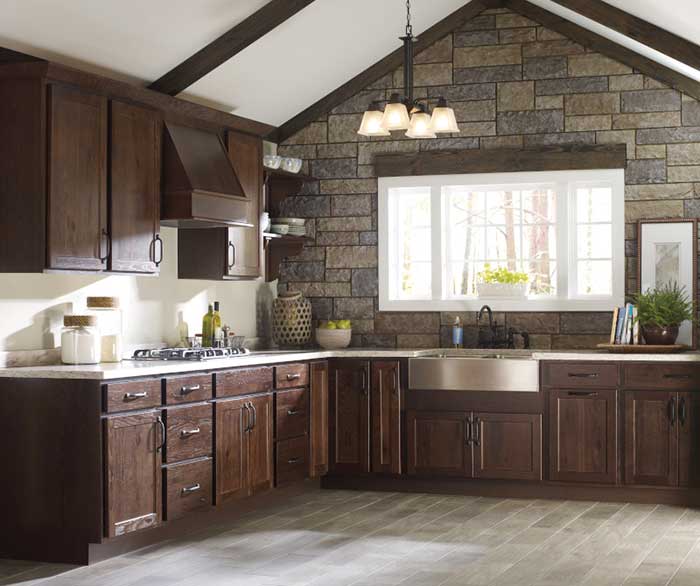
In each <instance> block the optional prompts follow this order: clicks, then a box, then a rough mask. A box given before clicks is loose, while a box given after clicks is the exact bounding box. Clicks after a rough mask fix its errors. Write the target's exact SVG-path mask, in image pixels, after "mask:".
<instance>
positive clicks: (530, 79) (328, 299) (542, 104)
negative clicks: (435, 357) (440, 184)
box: [279, 9, 700, 348]
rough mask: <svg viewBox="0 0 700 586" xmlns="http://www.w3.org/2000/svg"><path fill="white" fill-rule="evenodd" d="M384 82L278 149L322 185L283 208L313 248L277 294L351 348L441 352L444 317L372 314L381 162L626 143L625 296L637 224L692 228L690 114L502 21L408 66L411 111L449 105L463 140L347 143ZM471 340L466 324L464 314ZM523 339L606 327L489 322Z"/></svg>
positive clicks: (517, 19)
mask: <svg viewBox="0 0 700 586" xmlns="http://www.w3.org/2000/svg"><path fill="white" fill-rule="evenodd" d="M402 80H403V72H402V70H397V71H395V72H394V73H393V74H392V75H387V76H385V77H383V78H382V79H380V80H379V81H377V82H376V83H374V84H372V85H371V86H370V87H368V88H366V89H365V90H363V91H362V92H360V93H358V94H357V95H356V96H354V97H353V98H351V99H350V100H348V101H347V102H345V103H344V104H342V105H340V106H338V107H337V108H335V109H334V110H332V111H331V112H329V113H328V115H325V116H323V117H322V118H319V119H318V120H317V121H315V122H313V123H311V124H309V126H307V127H306V128H304V129H303V130H301V131H300V132H299V133H297V134H296V135H295V136H293V137H291V138H290V139H288V140H287V141H285V142H284V143H283V144H282V145H280V149H279V151H280V154H283V155H288V156H298V157H301V158H303V159H304V161H305V168H306V170H307V171H308V172H309V173H311V174H312V175H313V176H314V177H317V178H318V179H319V181H318V182H315V183H311V184H307V185H306V186H305V188H304V191H303V192H302V194H301V195H299V196H297V197H292V198H288V199H287V200H286V202H285V209H284V210H283V211H284V213H285V214H292V215H297V216H301V217H304V218H308V219H309V222H308V226H309V228H308V231H309V235H310V236H311V237H312V238H313V239H314V242H313V244H312V245H310V246H306V247H305V248H304V251H303V252H302V254H301V255H300V256H298V257H295V258H293V259H289V262H286V263H285V264H284V265H283V266H282V270H281V277H280V283H281V287H289V288H293V289H297V290H300V291H302V292H303V293H304V294H305V295H306V296H308V297H309V298H310V299H311V300H312V303H313V306H314V314H315V318H316V319H344V318H346V319H351V320H353V324H354V327H353V329H354V343H355V344H362V345H373V346H375V345H376V346H389V347H393V346H399V347H434V346H438V345H448V344H449V329H450V324H451V323H452V322H453V320H454V314H453V313H446V312H421V313H408V312H407V313H395V312H379V311H378V307H377V180H376V176H375V173H374V168H373V165H372V163H373V156H374V155H375V154H378V153H390V152H391V153H395V152H416V151H419V150H421V151H429V150H437V149H498V148H521V147H536V146H539V145H559V144H602V143H624V144H626V145H627V159H628V161H627V169H626V174H625V182H626V193H625V199H626V202H625V218H626V242H625V244H626V256H627V259H626V265H627V275H626V283H627V290H628V292H630V291H633V290H634V289H635V288H636V271H637V268H636V258H634V257H635V256H636V251H637V242H636V224H635V223H636V221H637V220H639V219H641V218H662V217H671V218H680V217H688V218H695V217H698V216H700V104H698V102H697V101H696V100H694V99H692V98H689V97H688V96H685V95H683V94H681V93H680V92H677V91H675V90H673V89H669V88H668V87H667V86H665V85H663V84H662V83H659V82H657V81H655V80H654V79H651V78H649V77H647V76H645V75H642V74H641V73H639V72H638V71H635V70H633V69H632V68H630V67H628V66H626V65H623V64H621V63H619V62H617V61H613V60H612V59H609V58H607V57H605V56H603V55H601V54H598V53H595V52H592V51H590V50H588V49H585V48H584V47H582V46H581V45H578V44H576V43H575V42H573V41H571V40H568V39H566V38H564V37H562V36H561V35H559V34H557V33H555V32H553V31H551V30H549V29H547V28H545V27H543V26H540V25H539V24H538V23H536V22H533V21H532V20H529V19H527V18H525V17H523V16H521V15H519V14H515V13H513V12H510V11H508V10H505V9H496V10H490V11H486V12H484V13H482V14H481V15H479V16H477V17H475V18H474V19H472V20H471V21H470V22H468V23H467V24H466V25H465V26H463V27H462V28H460V29H459V30H455V31H454V32H453V33H452V34H450V35H448V36H446V37H445V38H443V39H442V40H440V41H438V42H436V43H435V44H434V45H433V46H432V47H430V48H429V49H427V50H426V51H424V52H423V53H422V54H420V55H418V56H417V58H416V66H415V85H416V88H417V89H416V95H417V96H418V97H427V98H428V100H430V101H431V105H433V104H434V100H435V98H437V97H438V96H445V97H446V98H448V100H449V101H450V104H451V106H452V107H453V108H454V109H455V112H456V115H457V120H458V122H459V125H460V129H461V132H460V134H459V135H454V136H451V137H447V138H440V139H433V140H425V141H417V140H411V139H406V138H405V137H404V136H403V133H394V134H392V137H391V138H387V139H371V140H370V139H365V138H363V137H360V136H358V135H357V134H356V131H357V128H358V127H359V125H360V120H361V118H362V112H363V111H364V109H365V108H366V107H367V105H368V104H369V102H370V101H372V100H385V99H386V98H387V97H388V95H389V94H390V93H391V92H392V91H394V89H395V88H396V89H399V90H400V89H401V87H402ZM461 316H462V317H463V319H464V321H465V324H466V326H467V329H466V335H465V339H466V342H467V344H468V345H469V344H473V343H474V341H475V339H476V327H475V326H476V321H475V314H474V312H466V313H463V314H461ZM496 317H497V319H498V321H499V322H500V323H501V324H504V323H505V324H506V325H508V326H513V327H515V328H517V329H526V330H528V331H529V332H530V333H531V334H532V336H531V339H532V345H533V347H538V348H583V347H591V346H593V345H594V344H595V343H597V342H599V341H604V340H605V339H606V337H607V335H609V328H610V319H611V316H610V314H609V313H591V312H575V313H573V312H572V313H552V312H547V313H520V312H518V313H508V314H498V315H497V316H496Z"/></svg>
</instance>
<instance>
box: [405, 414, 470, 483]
mask: <svg viewBox="0 0 700 586" xmlns="http://www.w3.org/2000/svg"><path fill="white" fill-rule="evenodd" d="M406 428H407V429H406V445H407V448H406V449H407V450H408V459H407V467H408V474H419V475H435V476H464V477H469V476H471V475H472V451H471V446H470V445H469V414H468V413H464V412H461V411H413V410H409V411H407V412H406Z"/></svg>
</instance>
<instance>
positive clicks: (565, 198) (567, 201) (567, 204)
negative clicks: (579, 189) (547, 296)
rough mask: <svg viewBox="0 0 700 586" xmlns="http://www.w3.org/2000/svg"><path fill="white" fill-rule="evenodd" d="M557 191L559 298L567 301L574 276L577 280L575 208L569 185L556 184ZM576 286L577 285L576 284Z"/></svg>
mask: <svg viewBox="0 0 700 586" xmlns="http://www.w3.org/2000/svg"><path fill="white" fill-rule="evenodd" d="M556 190H557V231H556V238H557V297H559V298H562V299H566V298H568V297H571V293H572V291H575V288H574V289H572V288H571V287H570V285H571V279H572V276H573V278H574V279H575V278H576V270H575V268H572V265H571V253H572V247H571V242H572V241H573V242H575V239H574V238H572V234H573V233H574V232H573V231H575V227H574V223H573V222H572V218H573V216H572V212H573V209H575V208H573V207H572V206H571V203H572V202H571V192H570V189H569V185H568V184H567V183H563V182H559V183H557V184H556ZM574 286H575V283H574Z"/></svg>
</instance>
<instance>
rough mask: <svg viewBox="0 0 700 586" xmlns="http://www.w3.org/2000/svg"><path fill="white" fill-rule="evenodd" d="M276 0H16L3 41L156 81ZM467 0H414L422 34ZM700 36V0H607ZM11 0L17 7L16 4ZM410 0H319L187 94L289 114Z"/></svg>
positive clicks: (393, 30) (374, 42) (356, 60)
mask: <svg viewBox="0 0 700 586" xmlns="http://www.w3.org/2000/svg"><path fill="white" fill-rule="evenodd" d="M267 1H268V0H198V1H197V2H192V1H190V0H148V1H147V2H143V1H142V0H120V1H119V2H95V1H94V0H71V1H70V2H56V1H55V0H9V1H6V2H4V3H3V15H2V19H0V46H4V47H8V48H10V49H14V50H18V51H22V52H25V53H29V54H32V55H35V56H38V57H43V58H50V59H52V60H55V61H58V62H61V63H65V64H68V65H74V66H78V67H80V68H82V69H86V70H89V71H95V72H99V73H103V74H107V75H110V76H112V77H117V78H120V79H125V80H129V81H133V82H137V83H144V84H147V83H150V82H152V81H154V80H156V79H158V78H159V77H161V76H162V75H163V74H165V73H166V72H168V71H169V70H170V69H172V68H173V67H175V66H176V65H178V64H179V63H181V62H182V61H184V60H185V59H187V58H188V57H190V56H191V55H193V54H194V53H196V52H197V51H198V50H200V49H201V48H202V47H204V46H205V45H207V44H208V43H209V42H211V41H212V40H214V39H215V38H217V37H218V36H220V35H221V34H223V33H225V32H226V31H228V30H229V29H231V28H232V27H233V26H234V25H236V24H237V23H239V22H241V21H242V20H244V19H245V18H246V17H248V16H250V15H251V14H253V13H254V12H256V11H257V10H259V9H260V8H261V7H262V6H264V5H265V4H266V3H267ZM531 1H532V3H533V4H536V5H538V6H540V7H542V8H545V9H547V10H549V11H551V12H553V13H555V14H558V15H560V16H562V17H564V18H566V19H568V20H571V21H573V22H575V23H577V24H579V25H581V26H583V27H585V28H587V29H589V30H593V31H594V32H597V33H598V34H600V35H603V36H605V37H607V38H610V39H612V40H614V41H616V42H618V43H619V44H621V45H623V46H626V47H628V48H630V49H633V50H635V51H637V52H639V53H641V54H643V55H645V56H647V57H649V58H651V59H654V60H656V61H659V62H662V63H663V64H665V65H667V66H668V67H670V68H672V69H675V70H676V71H679V72H681V73H683V74H684V75H686V76H688V77H691V78H693V79H696V80H700V71H699V70H697V69H693V68H691V67H688V66H687V65H685V64H683V63H679V62H677V61H674V60H673V59H670V58H668V57H666V56H664V55H661V54H660V53H658V52H656V51H654V50H653V49H649V48H648V47H645V46H643V45H641V44H640V43H637V42H636V41H634V40H632V39H630V38H629V37H625V36H623V35H621V34H619V33H616V32H615V31H613V30H611V29H609V28H607V27H605V26H603V24H601V23H597V22H594V21H592V20H589V19H587V18H585V17H583V16H580V15H579V14H576V13H574V12H572V11H571V10H568V9H566V8H563V7H562V6H561V5H560V4H558V3H557V2H554V1H552V0H531ZM464 2H465V0H413V2H412V5H413V8H412V12H413V22H414V28H415V32H416V33H417V34H418V35H420V33H421V31H424V30H426V29H427V28H429V27H430V26H432V25H433V24H435V23H436V22H438V21H440V20H441V19H443V18H445V17H446V16H447V15H449V14H450V13H452V12H453V11H455V10H456V9H458V8H459V7H460V6H462V5H463V4H464ZM607 2H608V3H609V4H612V5H614V6H616V7H618V8H620V9H622V10H625V11H626V12H629V13H630V14H634V15H635V16H638V17H639V18H642V19H644V20H646V21H648V22H650V23H654V24H655V25H657V26H660V27H662V28H665V29H666V30H668V31H671V32H673V33H675V34H676V35H678V36H681V37H684V38H686V39H688V40H690V41H692V42H694V43H696V44H700V19H697V18H695V16H696V15H697V0H664V1H661V0H607ZM10 5H11V7H10ZM404 5H405V1H404V0H315V1H314V2H312V3H311V4H310V5H309V6H307V7H306V8H304V9H303V10H301V11H300V12H298V13H297V14H295V15H294V16H292V17H291V18H289V19H288V20H286V21H285V22H283V23H282V24H281V25H280V26H278V27H276V28H274V29H273V30H272V31H270V32H269V33H267V34H266V35H264V36H263V37H262V38H261V39H260V40H258V41H256V42H254V43H253V44H251V45H250V46H248V47H246V48H245V49H243V50H242V51H241V52H240V53H239V54H238V55H236V56H235V57H234V58H232V59H230V60H228V61H226V62H225V63H223V64H222V65H221V66H219V67H217V68H216V69H214V70H213V71H212V72H211V73H208V74H207V75H205V76H204V77H203V78H202V79H200V80H199V81H197V82H196V83H194V84H193V85H192V86H190V87H189V88H188V89H187V90H186V91H185V92H184V93H183V94H181V97H184V98H186V99H190V100H193V101H197V102H200V103H204V104H207V105H210V106H214V107H217V108H219V109H223V110H226V111H231V112H235V113H236V114H239V115H241V116H246V117H249V118H253V119H256V120H260V121H262V122H266V123H269V124H273V125H279V124H282V123H284V122H285V121H287V120H288V119H290V118H292V117H293V116H295V115H296V114H297V113H299V112H300V111H302V110H304V109H305V108H306V107H307V106H309V105H310V104H312V103H314V102H316V101H317V100H318V99H320V98H321V97H323V96H325V95H326V94H328V93H329V92H331V91H332V90H334V89H335V88H337V87H338V86H340V85H341V84H343V83H344V82H346V81H347V80H348V79H350V78H352V77H353V76H355V75H356V74H358V73H359V72H361V71H363V70H364V69H366V68H367V67H368V66H369V65H371V64H373V63H375V62H376V61H378V60H379V59H381V58H383V57H384V56H385V55H387V54H389V53H390V52H391V51H392V50H394V49H396V48H397V47H398V46H399V45H400V42H399V41H398V39H397V37H398V36H399V35H400V34H402V32H403V27H404V10H405V8H404Z"/></svg>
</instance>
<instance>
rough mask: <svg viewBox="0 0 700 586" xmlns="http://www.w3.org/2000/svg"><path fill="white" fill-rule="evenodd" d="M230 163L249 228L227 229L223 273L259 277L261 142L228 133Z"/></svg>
mask: <svg viewBox="0 0 700 586" xmlns="http://www.w3.org/2000/svg"><path fill="white" fill-rule="evenodd" d="M227 138H228V154H229V159H230V160H231V164H232V165H233V168H234V169H235V171H236V175H237V176H238V180H239V181H240V182H241V186H242V187H243V191H244V193H245V195H246V197H247V198H248V210H249V216H248V221H249V222H250V223H251V224H253V227H251V228H246V227H240V226H239V227H234V228H229V229H228V242H227V246H228V252H227V261H226V272H225V274H226V275H228V276H230V277H259V276H260V267H261V263H260V256H261V247H262V239H261V234H260V199H261V194H262V184H263V167H262V160H263V148H262V139H261V138H259V137H256V136H251V135H248V134H242V133H240V132H232V131H229V133H228V137H227Z"/></svg>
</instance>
